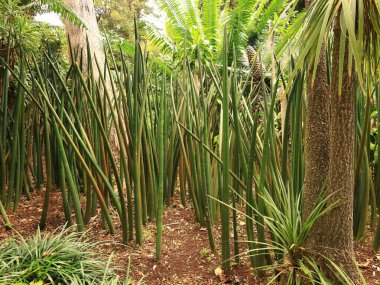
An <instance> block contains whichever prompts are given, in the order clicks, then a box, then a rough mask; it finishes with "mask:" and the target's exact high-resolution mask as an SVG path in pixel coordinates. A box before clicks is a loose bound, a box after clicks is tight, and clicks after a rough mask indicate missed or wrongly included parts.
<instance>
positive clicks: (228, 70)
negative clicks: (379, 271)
mask: <svg viewBox="0 0 380 285" xmlns="http://www.w3.org/2000/svg"><path fill="white" fill-rule="evenodd" d="M169 2H170V3H172V4H173V5H174V4H175V5H174V6H173V7H172V6H170V5H169V4H170V3H169ZM169 2H165V3H166V4H167V5H166V6H164V9H165V10H166V12H167V13H168V15H169V17H170V21H171V22H170V23H171V24H172V29H171V30H170V33H169V34H170V36H171V37H172V38H171V39H169V38H168V39H167V38H164V37H163V36H159V35H157V33H154V31H153V30H152V29H151V27H150V28H149V26H147V25H145V26H144V31H145V32H148V33H147V34H145V35H146V36H147V37H150V38H151V39H153V38H154V37H156V40H154V39H153V43H154V44H155V48H161V51H160V53H158V54H157V53H156V54H155V55H152V54H151V53H150V52H148V51H147V48H146V45H145V44H144V42H142V41H140V36H139V32H138V31H137V25H136V26H135V36H136V39H135V43H134V46H133V45H131V44H128V45H126V43H120V44H117V45H114V43H113V42H112V44H111V43H110V41H108V40H107V41H106V45H105V53H106V55H107V56H106V63H105V65H104V66H100V65H99V63H98V61H97V57H96V55H93V54H92V53H91V47H90V46H87V50H78V49H76V48H68V50H69V52H68V53H69V58H70V60H69V61H68V62H71V64H67V65H66V64H63V62H62V60H61V58H60V57H59V56H57V51H59V50H60V49H59V47H57V46H52V43H51V42H49V41H47V42H46V49H44V50H43V51H41V49H40V50H38V49H37V50H30V49H27V48H25V45H24V44H26V43H25V41H24V40H23V38H22V37H21V36H20V34H19V33H18V32H16V29H15V28H14V27H12V28H11V27H10V28H9V29H8V30H5V32H3V31H2V30H1V31H2V34H1V36H2V37H1V39H0V40H1V41H0V102H1V106H0V107H1V110H0V210H1V216H2V218H3V220H4V224H5V225H6V226H7V227H11V226H12V225H11V222H12V221H9V219H8V218H7V211H8V210H11V209H12V210H14V211H17V209H18V207H19V203H20V201H21V200H20V198H21V197H22V196H23V195H25V196H26V197H30V192H31V191H45V192H44V195H45V203H44V205H43V211H42V214H41V221H40V227H41V228H44V227H45V223H46V217H47V215H48V213H49V208H50V207H52V205H50V204H49V195H50V193H51V191H54V190H56V189H59V190H58V191H60V193H61V194H62V201H63V208H64V213H63V215H64V216H65V218H66V221H67V223H68V225H74V224H75V225H76V227H77V229H78V231H80V232H82V231H84V230H85V228H86V225H87V224H88V223H89V221H90V219H91V217H93V216H94V215H95V214H96V213H97V210H98V208H100V209H101V214H102V219H103V221H104V228H106V229H108V230H109V232H110V233H114V232H115V226H114V224H115V217H114V216H112V215H111V214H110V212H111V211H113V210H115V211H116V212H117V219H118V222H120V224H121V229H122V236H121V240H122V241H123V243H125V244H128V243H130V242H132V241H134V242H135V243H136V244H137V245H141V244H142V243H143V242H144V237H143V228H144V226H145V225H146V224H147V223H148V222H150V221H156V223H157V237H156V240H157V245H156V246H157V250H156V257H157V258H160V255H161V245H162V243H164V242H165V240H162V217H163V213H164V210H163V209H164V207H165V206H168V205H170V203H171V199H172V197H173V196H174V195H180V197H181V202H182V203H183V205H186V203H191V205H192V207H193V208H194V214H195V220H196V222H197V223H199V224H201V225H203V226H205V227H206V228H207V232H208V237H209V244H210V249H211V251H213V252H215V251H216V250H218V248H221V251H222V259H223V260H222V266H223V267H224V268H226V269H228V268H229V267H230V262H231V257H235V258H234V260H235V261H236V262H239V255H242V254H243V255H249V256H250V259H251V262H252V267H253V268H255V269H257V270H258V272H259V273H260V274H264V273H265V272H266V271H270V270H273V269H276V271H275V272H276V278H277V279H278V276H280V275H282V276H284V278H285V279H286V280H288V282H289V283H288V284H302V282H303V281H304V280H305V279H310V280H312V281H313V282H317V284H332V283H331V281H329V279H332V280H340V281H339V282H341V283H343V284H355V282H354V281H351V280H350V277H349V276H348V275H347V274H345V273H344V270H342V269H340V265H339V264H338V263H337V262H336V260H331V259H330V257H327V256H324V255H323V254H321V255H320V256H318V252H315V251H313V250H311V249H309V248H308V247H307V240H308V238H309V234H310V232H311V230H312V228H313V227H314V225H315V223H316V221H317V220H318V219H319V218H320V217H321V216H323V215H324V214H326V213H327V212H330V211H334V209H335V208H337V207H339V206H340V203H342V201H334V202H332V203H331V202H330V198H331V197H333V196H334V195H335V194H334V193H335V192H338V191H340V189H332V190H331V189H330V192H328V191H326V192H325V191H322V194H321V196H320V197H319V199H318V200H317V201H314V205H315V207H314V210H313V211H311V213H310V215H309V216H305V214H304V198H305V197H304V191H303V189H304V178H305V139H306V138H305V127H306V126H305V124H306V116H307V113H306V106H307V103H308V102H307V94H306V85H307V84H308V80H310V78H309V76H310V71H309V70H310V69H311V68H310V67H309V68H308V67H307V66H306V64H307V63H309V64H310V66H312V65H311V64H312V63H313V61H314V60H315V58H312V59H311V60H310V59H308V57H307V55H308V53H309V52H311V53H314V54H317V55H318V53H321V52H322V53H325V55H326V58H327V61H326V62H327V68H326V70H325V71H326V74H324V77H325V79H326V80H327V82H328V83H329V84H332V83H333V82H332V81H333V78H335V77H334V76H333V71H334V64H335V63H334V61H333V58H334V54H333V49H334V48H333V40H332V39H333V38H331V37H330V38H329V40H326V42H324V46H325V49H320V48H321V45H322V42H321V41H322V40H323V39H324V36H323V37H321V38H318V35H316V34H315V33H314V32H310V30H307V29H305V28H304V30H302V29H301V30H300V31H299V32H297V31H298V28H300V26H301V24H302V19H303V20H305V21H306V20H310V19H314V18H313V15H314V14H313V13H317V12H318V11H319V10H318V7H319V6H318V5H317V6H316V7H317V8H315V10H313V9H311V12H310V14H304V13H300V14H297V15H293V14H292V13H293V8H292V6H290V1H289V4H287V5H289V6H287V5H285V4H283V5H280V4H278V2H280V1H273V2H271V3H273V4H272V5H275V4H276V3H277V4H278V6H276V7H271V5H264V4H263V3H265V1H257V3H256V2H255V3H256V4H257V5H259V7H261V8H262V10H261V12H260V13H261V14H259V15H256V14H253V15H254V16H253V17H252V16H250V15H251V14H252V11H251V10H249V11H248V10H247V9H245V10H244V9H243V7H241V6H239V5H243V4H244V3H245V4H247V5H248V4H249V1H241V2H239V4H238V5H237V8H236V10H233V9H232V8H231V10H228V12H229V13H230V17H231V18H233V17H234V15H235V14H234V13H237V14H239V13H241V11H240V12H239V8H240V9H243V10H244V11H245V12H247V13H248V15H246V16H247V17H246V18H244V19H243V20H242V22H239V24H241V25H243V24H247V23H248V22H250V23H251V24H250V27H252V26H254V27H256V30H255V29H253V30H252V31H251V33H253V34H254V33H256V34H255V35H256V36H255V37H257V34H258V33H262V32H267V34H268V35H267V36H264V38H263V39H261V40H262V41H263V42H262V43H257V44H256V47H257V48H258V53H256V54H254V55H253V59H252V60H250V63H251V65H250V66H249V67H248V68H247V67H244V66H242V64H241V56H242V54H243V53H244V52H243V51H242V49H241V48H242V47H244V44H243V43H246V42H247V40H248V35H249V33H250V32H249V31H243V30H242V29H238V28H239V27H240V26H238V28H236V27H235V26H234V25H233V24H231V23H235V24H236V22H233V21H232V20H231V19H230V18H229V19H230V22H227V23H228V24H227V25H226V28H225V29H224V32H220V31H221V29H220V28H219V27H218V29H219V30H218V29H217V26H218V25H220V26H223V24H224V23H222V24H220V23H219V20H218V17H217V16H216V15H214V14H215V13H212V11H208V10H207V9H206V10H205V7H203V8H202V7H193V6H190V7H187V8H188V10H186V11H187V12H191V11H193V13H190V15H187V14H186V13H184V15H185V16H186V17H185V16H184V17H185V18H184V19H180V18H178V17H177V16H175V15H177V14H178V15H181V9H184V8H183V7H182V8H181V9H180V7H179V4H178V3H179V2H178V3H177V2H176V1H169ZM189 2H192V1H189ZM211 2H213V1H204V2H203V5H206V4H207V3H209V4H210V5H217V4H216V3H214V4H212V3H211ZM322 2H323V3H324V2H326V3H327V2H329V1H321V3H322ZM332 2H334V1H332ZM351 2H353V3H354V2H355V1H351ZM358 2H360V3H362V1H358ZM364 2H365V1H364ZM168 3H169V4H168ZM176 3H177V4H176ZM355 3H356V2H355ZM365 3H367V2H365ZM368 3H373V2H372V1H368ZM260 5H263V6H260ZM321 5H322V4H321ZM331 5H332V4H331ZM337 5H338V4H337ZM342 5H343V4H342ZM373 5H374V6H371V8H369V9H373V11H374V12H373V13H374V17H376V15H379V12H380V10H379V6H378V5H377V6H376V4H373ZM285 6H286V7H285ZM343 6H344V5H343ZM359 6H360V5H359ZM212 7H214V6H212ZM217 7H218V9H219V6H217ZM321 7H322V8H323V7H324V6H321ZM321 7H319V8H320V9H322V8H321ZM344 7H345V6H344ZM366 7H367V6H366ZM198 8H199V9H200V11H202V12H203V13H206V12H208V13H209V14H210V15H209V16H210V17H211V16H213V17H212V18H210V19H212V20H213V23H205V22H202V21H201V18H200V16H199V15H198V13H199V11H198ZM264 8H265V9H266V10H265V9H264ZM170 9H172V10H170ZM202 9H203V10H202ZM271 9H274V10H276V11H277V9H278V10H281V11H283V14H281V16H280V17H279V19H277V22H276V21H274V22H272V24H273V25H274V26H272V28H271V26H270V25H268V24H267V22H265V23H261V22H260V21H259V19H266V18H265V16H266V17H269V16H268V13H269V11H271ZM342 9H343V8H342ZM376 9H377V10H376ZM359 10H360V9H359ZM168 11H169V12H168ZM223 11H224V10H223ZM344 11H345V13H346V14H345V15H344V16H346V17H348V16H347V15H348V14H349V13H348V11H346V10H344ZM371 11H372V10H371ZM170 12H171V13H172V14H170ZM359 12H360V11H359ZM359 12H358V14H359V19H361V18H360V15H362V14H360V13H359ZM226 13H227V12H226ZM202 15H203V17H206V15H204V14H202ZM310 15H311V16H310ZM350 15H351V14H350ZM190 16H192V17H190ZM293 16H294V17H293ZM235 17H237V15H235ZM302 17H304V18H302ZM341 17H343V16H341ZM206 19H208V18H206ZM325 19H326V23H327V22H328V20H329V19H328V18H327V17H326V18H325ZM180 20H181V21H182V20H183V22H185V20H186V23H187V22H189V23H191V25H190V24H182V25H181V26H179V25H178V23H177V24H173V21H180ZM202 20H204V19H203V18H202ZM345 20H346V22H344V23H345V25H346V26H344V25H343V24H342V25H343V27H342V30H343V31H344V36H346V33H347V35H350V36H351V37H352V34H351V33H352V32H354V33H355V30H354V31H352V28H353V27H351V26H350V23H351V24H352V22H350V21H348V20H347V18H345ZM191 21H195V22H194V23H193V22H191ZM198 21H199V22H202V25H203V26H202V27H203V28H204V27H205V25H209V26H207V27H209V28H210V29H209V30H207V29H203V32H204V35H202V34H200V27H198V26H197V25H196V23H197V22H198ZM236 21H238V20H236ZM252 21H258V24H255V23H256V22H253V23H252ZM329 21H332V20H331V19H330V20H329ZM341 21H343V20H342V18H341ZM373 22H374V23H378V21H377V22H376V20H373ZM313 23H316V24H317V25H319V24H320V25H321V26H322V28H323V27H325V26H323V25H326V23H325V21H322V20H321V21H320V22H319V21H317V20H315V21H314V22H313ZM329 23H330V22H329ZM359 23H361V21H359ZM330 24H331V23H330ZM365 24H366V25H369V24H368V23H367V22H365ZM194 25H195V27H196V28H194V29H192V30H191V31H185V30H184V27H190V26H192V27H194ZM210 25H212V26H210ZM279 25H283V26H284V27H287V28H286V30H284V29H283V30H282V31H281V33H284V34H286V35H284V37H285V38H286V37H289V39H291V38H295V39H296V40H297V39H298V37H299V38H300V39H301V40H302V39H304V37H308V38H309V39H310V43H311V44H313V43H314V44H315V43H317V44H316V45H314V46H312V48H311V47H310V46H309V45H307V46H306V47H305V50H303V49H302V48H301V47H300V44H299V43H298V45H295V46H296V48H294V47H293V45H292V44H289V42H285V41H281V39H280V40H275V38H274V37H273V33H276V29H275V27H278V26H279ZM358 25H359V28H358V30H359V32H358V33H359V35H358V36H357V37H356V38H355V39H357V40H358V42H359V44H358V46H355V45H354V44H353V43H351V42H348V43H347V50H348V49H349V51H348V52H347V54H349V55H350V56H351V59H349V60H348V62H349V63H348V64H349V65H350V64H351V65H352V62H356V63H358V62H359V63H360V66H361V69H359V68H356V73H355V75H351V76H352V78H353V81H354V88H353V94H352V96H355V97H354V98H355V103H354V104H355V111H356V113H355V122H354V131H355V142H354V143H355V152H354V156H355V169H354V186H355V187H354V189H353V191H355V192H354V201H353V203H354V208H353V212H352V213H348V215H353V229H352V231H353V235H354V237H355V239H357V240H361V239H364V238H365V237H366V232H367V228H368V227H367V226H368V225H369V230H370V231H373V232H375V239H374V243H373V247H374V249H375V250H378V249H379V247H380V223H379V217H378V211H379V208H380V192H379V191H380V190H379V189H380V184H379V183H380V168H379V161H378V158H379V151H380V149H379V148H378V141H379V135H380V134H379V132H378V124H379V122H380V120H379V118H380V117H379V116H380V113H379V112H380V97H379V96H380V82H379V79H378V74H379V73H378V63H379V52H378V50H376V49H375V50H372V49H371V48H372V47H373V48H374V47H375V46H376V44H377V46H376V47H378V46H379V45H378V42H379V39H378V38H377V35H378V33H380V32H379V31H378V30H376V27H375V28H374V30H373V33H372V34H371V35H370V36H369V38H371V39H372V40H373V41H370V42H369V45H370V48H368V49H367V50H364V49H363V50H361V49H360V48H362V47H363V46H362V45H360V41H359V39H361V38H360V37H361V36H362V35H360V31H362V32H363V29H364V28H363V27H361V25H360V24H358ZM3 26H5V27H6V24H4V25H3ZM321 26H318V27H319V28H321ZM363 26H364V25H363ZM373 26H375V24H373ZM234 27H235V28H236V29H238V30H239V31H235V28H234ZM260 27H261V29H258V28H260ZM264 27H265V28H266V29H264ZM149 29H150V30H149ZM197 29H198V30H197ZM328 29H331V30H332V27H328ZM377 29H379V27H377ZM314 30H315V29H313V31H314ZM316 30H317V29H316ZM217 31H219V34H217ZM242 33H243V36H242ZM197 36H199V37H200V38H201V39H202V42H199V41H197V40H196V39H197ZM236 37H239V39H236ZM362 37H363V36H362ZM259 38H260V37H259ZM301 40H300V41H301ZM312 40H314V41H315V42H312ZM335 41H338V40H337V39H336V38H335ZM213 42H215V46H213V44H212V43H213ZM342 42H344V41H342ZM169 43H170V44H169ZM205 43H206V44H205ZM311 44H310V45H311ZM319 44H320V45H319ZM264 46H265V47H268V48H267V49H266V51H265V53H262V52H261V49H262V48H263V47H264ZM126 47H130V48H128V49H126ZM348 47H349V48H348ZM285 48H289V49H290V50H291V51H293V53H292V55H293V56H292V57H287V56H286V54H287V51H285ZM307 48H309V49H307ZM318 48H319V49H318ZM340 48H341V50H340V54H344V48H345V46H344V45H343V44H342V45H341V46H340ZM364 51H369V52H373V55H372V54H371V55H369V56H368V58H367V55H362V57H363V59H362V57H360V55H359V53H360V52H364ZM216 52H219V53H220V54H216ZM288 52H289V50H288ZM83 53H86V54H87V56H88V58H89V60H88V64H87V65H84V64H83V63H82V56H83ZM357 53H358V55H357ZM168 54H170V56H172V57H173V58H174V59H175V61H171V62H170V64H169V63H168V60H167V59H168V58H167V57H168ZM261 54H266V55H268V56H264V57H263V60H261ZM59 55H61V54H60V53H59ZM131 55H132V57H131ZM276 55H277V56H280V55H281V56H282V57H281V58H278V57H276ZM317 55H315V57H318V56H317ZM359 59H362V61H359ZM307 60H310V62H308V61H307ZM368 60H369V61H368ZM252 62H254V63H255V64H252ZM368 62H371V63H368ZM173 63H174V64H173ZM267 63H268V64H267ZM340 64H343V61H342V62H340ZM264 65H267V67H268V70H269V72H268V73H267V72H266V69H267V68H265V67H264ZM342 66H343V65H342ZM95 70H97V71H98V72H94V71H95ZM311 70H312V69H311ZM342 70H343V67H342ZM342 70H341V69H340V68H339V82H340V83H342V81H343V80H344V78H342V76H345V73H343V71H342ZM364 71H367V72H364ZM98 73H99V74H100V75H99V77H97V76H96V75H95V74H98ZM340 89H341V85H340ZM340 91H341V90H340ZM327 130H328V128H327ZM336 159H339V158H338V157H337V158H336ZM325 184H326V187H327V182H326V183H325ZM42 189H44V190H42ZM83 197H84V201H85V203H81V199H82V198H83ZM72 213H74V214H75V215H74V217H75V218H74V219H73V218H72V215H71V214H72ZM238 213H242V214H243V215H244V216H245V218H246V221H245V224H244V227H245V234H244V236H243V237H239V236H238V230H237V228H238V227H241V225H240V224H239V223H238V221H237V214H238ZM219 223H220V224H221V232H222V244H221V245H219V244H215V241H214V233H215V231H216V227H214V225H216V224H219ZM38 237H39V238H41V237H40V236H38ZM241 239H244V240H245V242H246V243H248V252H241V246H240V243H239V242H238V241H240V240H241ZM5 246H6V245H5ZM15 248H16V247H15ZM11 255H13V253H12V252H11V254H10V256H11ZM19 255H20V254H19ZM320 258H322V259H324V260H325V262H324V264H325V266H327V267H328V268H329V270H328V271H329V272H334V273H335V274H333V275H334V276H331V274H330V275H329V274H327V275H326V271H325V270H324V269H321V268H320V267H319V264H318V262H317V261H318V260H319V259H320ZM0 261H1V260H0ZM327 276H328V277H327ZM276 278H275V279H276ZM32 279H33V280H37V279H38V278H35V277H33V278H32ZM32 279H30V280H29V279H28V280H27V281H28V282H29V281H32ZM0 280H1V279H0ZM25 280H26V279H25ZM23 281H24V280H23ZM329 282H330V283H329ZM107 284H108V283H107Z"/></svg>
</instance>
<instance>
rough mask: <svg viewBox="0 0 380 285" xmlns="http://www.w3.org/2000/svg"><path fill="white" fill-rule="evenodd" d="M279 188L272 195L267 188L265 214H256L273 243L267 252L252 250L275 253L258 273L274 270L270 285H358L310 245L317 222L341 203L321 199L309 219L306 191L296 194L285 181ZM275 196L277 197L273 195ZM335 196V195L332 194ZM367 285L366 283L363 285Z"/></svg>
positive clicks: (267, 245)
mask: <svg viewBox="0 0 380 285" xmlns="http://www.w3.org/2000/svg"><path fill="white" fill-rule="evenodd" d="M278 182H279V184H278V185H279V187H278V188H277V189H275V190H274V191H275V192H276V193H270V192H269V191H268V190H267V189H265V188H264V190H263V191H262V193H261V196H262V198H263V201H264V203H265V209H266V211H265V213H261V212H258V211H257V209H256V208H255V207H252V206H251V207H252V209H253V211H254V212H255V213H256V214H257V215H258V216H262V217H263V218H264V223H265V227H266V229H267V230H268V231H269V232H270V234H271V242H268V243H265V245H263V247H264V248H265V249H267V251H266V252H263V250H262V249H260V248H255V249H253V250H251V251H250V254H252V255H254V256H260V255H263V254H267V253H268V252H270V253H271V257H272V259H273V263H272V264H270V265H265V266H262V267H258V268H256V269H257V270H263V271H268V270H274V272H275V276H274V278H272V280H271V281H270V282H269V283H268V284H272V283H274V282H275V281H278V280H281V284H291V285H297V284H305V282H306V284H326V285H327V284H335V283H334V282H333V281H332V280H331V279H333V280H335V281H338V282H340V283H339V284H350V285H353V284H354V283H353V282H352V281H351V280H350V278H349V277H348V276H347V274H346V273H345V272H344V271H343V270H342V269H341V268H340V266H339V264H336V263H334V262H333V261H332V260H330V259H329V258H328V257H326V256H323V255H321V254H319V253H318V252H315V251H311V250H310V249H309V248H308V247H307V246H306V241H307V239H309V238H310V234H311V230H312V228H313V226H314V224H315V223H316V221H317V220H318V219H319V218H320V217H321V216H323V215H324V214H326V213H327V212H328V211H330V210H332V209H333V208H334V207H335V206H336V205H337V204H336V203H335V204H334V203H333V204H329V205H327V203H326V202H327V200H328V199H329V198H330V197H329V196H328V197H326V196H325V197H323V196H322V197H320V200H319V201H318V202H317V203H316V206H315V208H314V210H313V211H312V212H311V213H310V215H309V216H308V217H304V215H303V197H302V191H301V192H300V193H299V194H297V193H292V192H293V191H290V189H289V186H286V185H284V183H283V182H282V179H278ZM273 194H275V195H273ZM332 195H334V194H332ZM363 284H365V283H363Z"/></svg>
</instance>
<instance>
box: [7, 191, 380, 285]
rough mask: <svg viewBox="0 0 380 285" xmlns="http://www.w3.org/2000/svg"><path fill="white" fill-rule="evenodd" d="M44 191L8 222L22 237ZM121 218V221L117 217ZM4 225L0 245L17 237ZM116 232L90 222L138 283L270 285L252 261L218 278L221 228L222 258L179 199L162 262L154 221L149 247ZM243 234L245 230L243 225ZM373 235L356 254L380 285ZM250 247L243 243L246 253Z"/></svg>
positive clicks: (55, 197)
mask: <svg viewBox="0 0 380 285" xmlns="http://www.w3.org/2000/svg"><path fill="white" fill-rule="evenodd" d="M42 203H43V192H34V193H32V201H26V200H23V201H22V202H21V203H20V205H21V206H20V208H19V210H18V211H17V212H16V213H10V214H9V218H10V220H11V222H12V223H13V226H14V228H15V230H17V231H18V232H19V233H21V234H22V235H23V236H31V235H34V234H35V232H36V228H37V226H38V223H39V218H40V215H41V206H42ZM50 205H55V206H54V208H51V209H49V215H48V219H47V223H46V224H47V227H46V231H52V230H54V229H55V228H57V227H59V226H62V225H64V224H65V221H64V216H63V211H62V202H61V196H60V193H58V192H54V193H52V195H51V201H50ZM115 220H116V219H115ZM1 223H2V221H0V242H1V240H4V239H6V238H7V237H9V236H11V235H12V231H7V230H5V228H4V227H3V226H2V224H1ZM115 227H116V228H117V233H116V234H115V235H113V236H112V235H109V234H108V233H107V231H104V230H102V228H101V219H100V215H98V216H96V217H94V218H93V219H92V220H91V222H90V224H89V225H88V229H89V233H88V235H89V238H90V239H94V240H97V241H99V240H101V241H103V243H102V245H101V246H100V247H99V248H98V250H99V252H100V253H105V254H107V255H109V254H111V253H114V257H113V260H114V262H115V263H116V264H117V265H118V266H120V267H122V268H124V269H125V270H126V269H127V267H128V260H129V258H130V259H131V270H132V277H133V280H134V282H136V283H137V281H138V280H139V279H140V278H141V277H143V276H144V282H143V284H149V285H150V284H170V285H176V284H194V285H195V284H197V285H198V284H199V285H202V284H253V285H256V284H257V285H259V284H260V282H262V283H261V284H266V283H267V282H266V281H265V280H260V281H259V280H257V278H254V276H252V272H251V271H250V268H249V260H248V259H247V258H241V259H240V265H239V266H238V267H236V268H234V269H233V270H231V271H230V272H229V273H228V274H221V275H218V276H216V274H215V270H216V271H217V272H218V270H219V266H220V259H221V258H220V235H219V233H220V230H218V229H217V228H216V230H215V231H214V232H215V242H216V244H217V246H218V251H217V254H212V253H211V252H210V250H209V241H208V236H207V231H206V229H205V228H201V227H200V226H199V225H197V224H196V223H195V222H194V214H193V210H192V209H191V207H190V206H188V207H183V206H182V205H181V204H180V203H179V201H173V203H172V206H171V207H170V208H166V209H165V215H164V230H163V249H162V258H161V259H160V260H159V261H156V260H155V225H154V223H150V224H148V225H147V226H146V227H145V232H144V237H145V240H144V245H143V246H141V247H136V246H134V245H133V244H131V245H128V246H125V245H121V244H120V229H119V228H120V227H119V225H118V224H115ZM241 231H242V233H243V232H244V226H243V225H242V226H241ZM372 237H373V235H370V236H369V238H368V239H366V241H365V242H364V243H356V244H355V251H356V256H357V260H358V263H359V265H360V267H361V269H362V271H363V273H364V276H365V277H366V280H367V282H368V284H369V285H374V284H380V254H376V253H374V252H373V250H372V247H371V239H372ZM244 248H245V246H244V245H242V249H243V250H244Z"/></svg>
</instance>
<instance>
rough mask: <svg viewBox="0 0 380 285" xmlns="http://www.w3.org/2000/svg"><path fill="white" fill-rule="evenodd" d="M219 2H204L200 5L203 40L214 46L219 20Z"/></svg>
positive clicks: (205, 0)
mask: <svg viewBox="0 0 380 285" xmlns="http://www.w3.org/2000/svg"><path fill="white" fill-rule="evenodd" d="M219 15H220V0H204V1H203V5H202V16H203V17H202V26H203V33H204V35H205V38H206V39H207V40H209V41H210V43H211V45H213V46H215V43H216V39H217V37H218V35H217V32H218V29H219V23H220V22H219V19H220V16H219Z"/></svg>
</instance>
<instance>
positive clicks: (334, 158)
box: [319, 21, 362, 285]
mask: <svg viewBox="0 0 380 285" xmlns="http://www.w3.org/2000/svg"><path fill="white" fill-rule="evenodd" d="M340 34H341V28H340V24H339V21H336V23H335V26H334V46H333V59H332V82H331V123H330V144H329V151H330V160H329V161H330V162H329V175H328V193H329V194H332V196H331V198H329V201H328V203H329V204H330V203H334V202H337V207H335V208H334V209H333V210H332V211H330V212H328V213H327V214H326V215H324V216H323V217H322V219H321V221H322V222H323V235H322V236H321V238H322V239H321V245H320V246H321V247H320V250H319V252H320V253H321V254H323V255H325V256H327V257H328V258H330V259H331V260H332V261H333V262H335V263H336V264H337V265H339V266H340V267H341V268H342V269H343V271H344V272H345V273H346V274H347V275H348V276H349V277H350V278H351V280H352V281H353V282H354V284H356V285H359V284H362V281H361V278H360V272H359V269H358V267H357V264H356V261H355V255H354V249H353V201H354V184H355V181H354V180H355V179H354V176H355V175H354V170H355V95H354V90H353V89H354V81H353V75H351V76H350V75H349V70H348V60H347V58H348V48H347V47H346V54H345V59H344V70H343V83H342V92H341V94H339V92H338V84H339V83H338V79H339V46H340V43H339V38H340ZM330 275H331V274H330Z"/></svg>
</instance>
